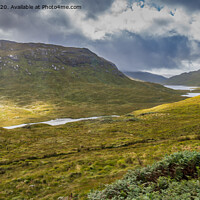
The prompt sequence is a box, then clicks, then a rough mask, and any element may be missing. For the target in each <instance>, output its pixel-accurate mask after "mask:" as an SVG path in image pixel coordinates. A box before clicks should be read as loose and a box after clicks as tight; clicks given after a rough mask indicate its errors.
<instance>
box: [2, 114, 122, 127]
mask: <svg viewBox="0 0 200 200" xmlns="http://www.w3.org/2000/svg"><path fill="white" fill-rule="evenodd" d="M102 117H103V116H99V117H87V118H79V119H71V118H62V119H54V120H50V121H46V122H36V123H28V124H20V125H14V126H6V127H3V128H5V129H14V128H21V127H24V126H27V125H34V124H48V125H51V126H58V125H63V124H66V123H70V122H78V121H84V120H89V119H99V118H102ZM104 117H105V116H104ZM106 117H119V116H118V115H111V116H106Z"/></svg>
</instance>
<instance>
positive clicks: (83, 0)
mask: <svg viewBox="0 0 200 200" xmlns="http://www.w3.org/2000/svg"><path fill="white" fill-rule="evenodd" d="M0 4H2V5H6V6H7V7H8V8H10V6H11V5H14V6H17V5H33V6H35V5H40V6H42V5H54V6H56V5H66V6H67V5H70V6H71V5H73V6H77V5H78V6H79V5H80V6H81V9H71V10H69V9H68V10H67V9H57V10H52V9H48V10H47V9H33V10H22V9H6V10H3V9H0V39H5V40H12V41H17V42H44V43H51V44H59V45H63V46H75V47H87V48H89V49H90V50H92V51H94V52H95V53H96V54H98V55H99V56H102V57H104V58H106V59H108V60H110V61H112V62H113V63H115V64H116V65H117V67H118V68H119V69H120V70H125V71H148V72H153V73H157V74H161V75H166V76H170V75H175V74H179V73H182V72H188V71H193V70H198V69H200V56H199V55H200V1H198V0H18V1H13V0H0Z"/></svg>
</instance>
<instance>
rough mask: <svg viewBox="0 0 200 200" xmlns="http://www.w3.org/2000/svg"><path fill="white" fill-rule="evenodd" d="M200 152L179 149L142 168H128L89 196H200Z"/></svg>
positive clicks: (166, 198) (143, 198) (167, 199)
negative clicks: (123, 173)
mask: <svg viewBox="0 0 200 200" xmlns="http://www.w3.org/2000/svg"><path fill="white" fill-rule="evenodd" d="M199 167H200V153H198V152H189V151H185V152H179V153H174V154H172V155H171V156H167V157H165V158H164V159H163V160H162V161H160V162H157V163H154V164H153V165H152V166H147V167H145V168H142V169H137V170H135V171H130V172H129V173H128V174H126V175H125V177H124V178H123V179H122V180H119V181H117V182H115V183H114V184H112V185H108V186H107V187H106V189H104V190H103V191H96V192H94V193H91V194H89V199H90V200H102V199H112V200H115V199H127V200H128V199H129V200H131V199H135V200H146V199H149V200H150V199H154V200H159V199H162V200H170V199H176V200H182V199H185V200H186V199H188V200H190V199H200V184H199V181H200V170H199Z"/></svg>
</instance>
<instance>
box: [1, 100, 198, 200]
mask: <svg viewBox="0 0 200 200" xmlns="http://www.w3.org/2000/svg"><path fill="white" fill-rule="evenodd" d="M199 113H200V96H198V97H194V98H189V99H186V100H183V101H180V102H176V103H171V104H164V105H160V106H157V107H154V108H150V109H145V110H140V111H134V112H132V113H129V114H126V115H123V116H121V117H115V118H114V117H113V118H112V117H104V118H101V119H97V120H88V121H80V122H73V123H68V124H65V125H61V126H48V125H42V124H40V125H33V126H26V127H24V128H18V129H13V130H5V129H3V128H1V129H0V148H1V151H0V180H1V181H0V199H3V200H6V199H33V200H36V199H37V200H38V199H42V200H45V199H48V200H49V199H55V200H56V199H64V198H65V199H66V198H68V197H70V196H72V197H73V199H87V194H88V193H89V192H90V190H91V189H93V192H94V190H96V189H98V190H103V189H104V188H105V185H104V184H108V183H109V184H110V183H112V182H114V181H115V180H118V179H120V178H122V177H123V176H124V174H126V173H127V171H128V170H129V169H133V170H134V169H136V168H141V167H145V166H147V165H151V164H153V163H154V162H155V161H159V160H160V159H162V158H163V157H164V156H165V155H166V154H168V155H169V154H171V153H174V152H177V151H185V150H187V151H194V150H195V151H199V150H200V147H199V144H200V114H199ZM178 155H179V154H178ZM181 155H182V154H181ZM196 155H197V154H195V153H194V154H190V153H186V154H184V155H183V156H182V157H183V158H184V159H183V160H184V162H185V163H186V164H187V165H184V167H185V168H186V169H187V170H186V171H184V170H183V171H181V170H182V169H185V168H183V166H182V164H183V163H184V162H182V161H181V160H180V161H179V159H178V158H179V157H181V156H178V157H176V156H175V158H177V160H176V159H175V162H176V165H174V166H173V162H174V161H173V160H172V161H171V157H170V159H168V160H166V163H172V164H171V166H169V168H168V167H167V165H166V166H163V168H162V165H161V164H160V163H158V165H156V166H161V168H162V169H163V171H164V172H163V173H161V174H157V175H158V176H159V177H160V175H161V176H163V177H160V178H159V181H157V179H155V181H154V182H152V183H149V184H150V186H151V187H147V186H148V185H147V184H146V185H145V182H141V183H140V185H139V189H140V190H139V189H138V187H135V189H138V191H139V192H140V191H141V192H142V194H145V193H144V191H145V192H148V191H149V192H148V193H149V199H152V198H153V197H154V196H153V197H152V198H150V195H157V196H156V197H158V199H159V197H160V196H159V195H160V193H159V191H160V192H162V190H161V189H163V187H164V188H165V187H166V186H168V185H167V184H168V183H170V187H168V190H166V192H169V193H170V194H172V196H173V195H176V194H175V193H174V191H172V189H173V188H175V189H176V191H179V193H180V194H182V193H183V192H182V190H181V189H182V188H185V189H186V190H187V191H188V190H190V188H188V187H190V186H191V187H192V188H191V190H190V191H193V193H194V197H195V198H196V196H195V195H196V194H197V192H198V191H199V186H198V182H197V179H195V180H192V179H194V178H197V177H198V176H199V175H198V170H197V168H196V166H198V165H199V164H198V163H197V162H196V161H198V162H199V154H198V155H197V156H196ZM195 156H196V157H195ZM172 158H173V156H172ZM193 158H194V159H193ZM190 161H191V162H190ZM193 161H194V162H193ZM177 163H182V164H181V165H180V166H179V165H177ZM188 163H189V164H188ZM196 163H197V164H196ZM154 169H155V167H153V168H152V170H151V168H144V170H139V171H138V172H144V173H143V174H144V180H145V177H151V176H150V175H151V174H154V175H155V173H156V172H157V173H158V171H157V170H154ZM168 169H169V170H171V171H172V172H176V173H174V174H176V175H177V176H178V177H180V179H176V178H177V176H171V177H169V176H168V175H167V176H164V175H166V174H167V172H168ZM173 170H174V171H173ZM161 172H162V171H161ZM183 172H184V173H185V172H186V173H185V176H184V177H187V178H188V179H189V180H190V179H191V181H189V186H188V185H187V183H186V182H184V180H185V178H182V177H183V176H182V174H183ZM190 172H191V173H193V172H194V173H193V175H192V176H191V173H190ZM159 173H160V172H159ZM145 174H148V176H146V175H145ZM139 175H140V173H139ZM172 175H173V173H172ZM158 176H156V177H158ZM126 177H127V176H126ZM132 177H133V178H134V174H133V176H130V178H128V179H129V180H130V181H132V179H131V178H132ZM140 177H141V176H140ZM177 180H178V181H179V180H180V181H182V182H181V185H180V186H181V187H179V188H178V186H179V184H178V183H177V182H176V181H177ZM147 181H148V182H150V181H151V180H147ZM171 182H172V185H171ZM132 183H133V181H132ZM135 184H136V183H135ZM137 184H138V182H137ZM115 185H116V184H115ZM132 186H134V183H133V184H132V185H131V187H132ZM153 186H155V187H156V188H158V190H155V192H157V193H155V194H151V192H152V191H154V190H152V188H153ZM116 187H118V186H116ZM116 187H115V188H114V187H113V191H114V192H115V191H116V190H115V189H116ZM120 187H121V186H120ZM120 187H118V188H120ZM146 187H147V188H146ZM165 189H166V188H165ZM109 191H110V190H109ZM118 191H119V190H117V192H118ZM119 192H120V194H119V195H122V196H123V197H126V191H125V190H123V189H122V190H121V189H120V191H119ZM164 192H165V191H163V195H164ZM188 193H189V194H190V192H188ZM92 194H94V193H92ZM92 194H91V195H92ZM93 196H94V195H93ZM90 197H91V196H90ZM111 197H113V196H110V197H109V198H108V199H111ZM143 197H144V199H145V198H146V199H148V198H147V197H145V196H143ZM183 197H184V196H183ZM91 198H92V197H91ZM195 198H194V199H195ZM93 199H95V198H93ZM96 199H99V198H96ZM100 199H102V198H100ZM104 199H105V198H104ZM121 199H123V198H121ZM141 199H142V198H141ZM166 199H167V198H166ZM174 199H175V198H174ZM179 199H180V198H179ZM186 199H187V198H186ZM188 199H189V197H188Z"/></svg>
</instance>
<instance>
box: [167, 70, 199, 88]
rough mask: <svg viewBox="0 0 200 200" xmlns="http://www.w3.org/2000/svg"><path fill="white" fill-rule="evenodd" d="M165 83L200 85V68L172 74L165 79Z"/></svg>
mask: <svg viewBox="0 0 200 200" xmlns="http://www.w3.org/2000/svg"><path fill="white" fill-rule="evenodd" d="M165 84H168V85H188V86H200V70H198V71H192V72H188V73H183V74H180V75H177V76H172V77H171V78H169V79H167V80H166V81H165Z"/></svg>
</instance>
